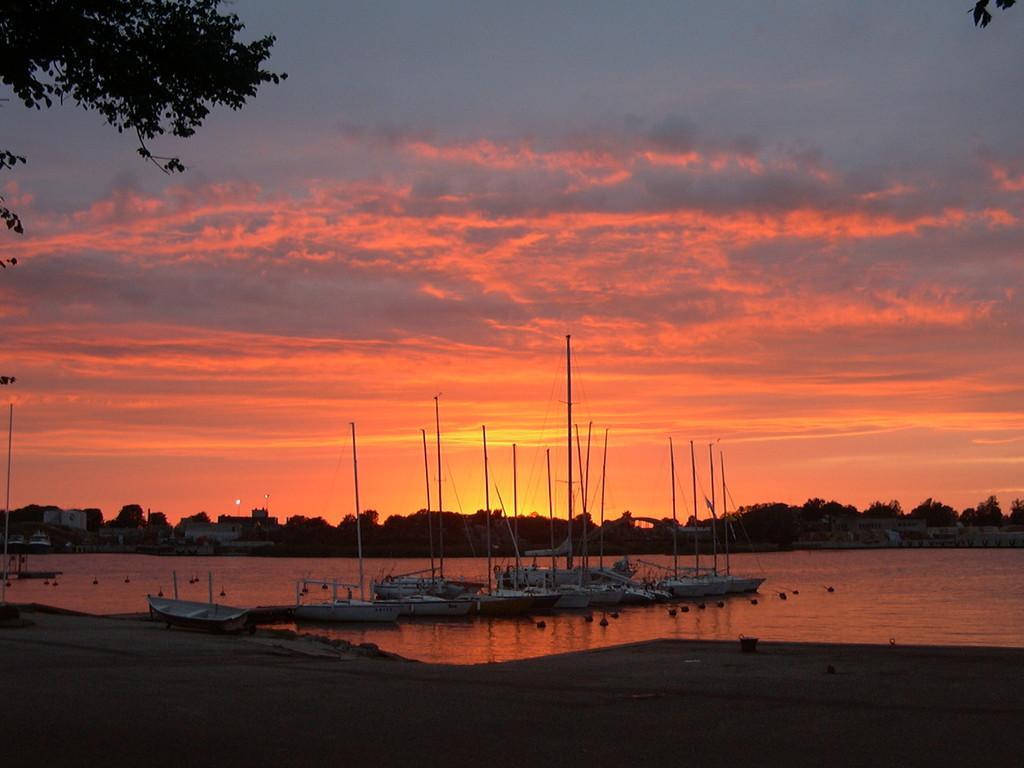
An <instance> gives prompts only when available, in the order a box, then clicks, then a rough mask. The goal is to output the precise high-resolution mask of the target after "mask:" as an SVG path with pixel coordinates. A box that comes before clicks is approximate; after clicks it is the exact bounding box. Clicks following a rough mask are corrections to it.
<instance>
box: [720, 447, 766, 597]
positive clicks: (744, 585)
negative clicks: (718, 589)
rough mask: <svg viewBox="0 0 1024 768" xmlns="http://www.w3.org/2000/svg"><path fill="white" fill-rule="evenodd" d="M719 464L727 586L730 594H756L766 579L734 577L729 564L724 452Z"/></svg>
mask: <svg viewBox="0 0 1024 768" xmlns="http://www.w3.org/2000/svg"><path fill="white" fill-rule="evenodd" d="M718 464H719V467H721V470H722V471H721V475H722V509H723V511H724V514H723V515H722V518H723V519H724V520H725V580H726V584H727V590H726V591H728V592H732V593H739V592H756V591H757V589H758V587H760V586H761V584H763V583H764V578H763V577H761V576H733V575H732V565H731V563H730V562H729V502H728V496H727V493H728V491H727V489H726V486H725V457H724V456H723V455H722V452H721V451H719V452H718Z"/></svg>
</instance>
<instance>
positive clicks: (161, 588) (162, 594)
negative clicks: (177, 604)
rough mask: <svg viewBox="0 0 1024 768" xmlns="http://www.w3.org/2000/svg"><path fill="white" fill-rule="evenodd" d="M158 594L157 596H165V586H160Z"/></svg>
mask: <svg viewBox="0 0 1024 768" xmlns="http://www.w3.org/2000/svg"><path fill="white" fill-rule="evenodd" d="M156 596H157V597H163V596H164V588H163V587H160V591H159V592H157V593H156Z"/></svg>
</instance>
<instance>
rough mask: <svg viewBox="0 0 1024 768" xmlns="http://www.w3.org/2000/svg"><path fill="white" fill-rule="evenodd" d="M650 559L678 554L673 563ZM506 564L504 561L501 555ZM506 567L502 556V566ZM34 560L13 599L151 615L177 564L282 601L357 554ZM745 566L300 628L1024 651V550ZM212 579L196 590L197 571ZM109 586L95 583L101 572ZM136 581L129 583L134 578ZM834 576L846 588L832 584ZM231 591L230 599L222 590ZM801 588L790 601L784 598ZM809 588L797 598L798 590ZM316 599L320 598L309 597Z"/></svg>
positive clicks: (233, 599)
mask: <svg viewBox="0 0 1024 768" xmlns="http://www.w3.org/2000/svg"><path fill="white" fill-rule="evenodd" d="M644 559H645V560H651V561H654V562H660V563H666V564H667V563H668V561H669V558H664V557H658V556H648V557H646V558H644ZM496 562H497V561H496ZM502 562H504V561H502ZM30 564H31V566H32V567H33V568H35V569H40V570H41V569H44V568H45V569H48V570H50V569H53V570H61V571H63V572H64V574H63V576H61V577H60V578H59V580H58V583H57V586H53V585H44V584H43V583H42V582H41V581H34V580H29V581H21V582H19V581H14V582H12V586H11V587H10V588H9V590H8V599H9V600H11V601H13V602H25V603H27V602H40V603H47V604H50V605H58V606H62V607H65V608H73V609H77V610H82V611H88V612H93V613H127V612H141V611H145V610H146V602H145V596H146V594H147V593H153V594H155V593H156V592H157V591H158V590H160V589H163V590H164V593H165V594H166V595H168V596H169V595H170V594H171V571H172V569H173V570H177V572H178V587H179V596H180V597H182V598H183V599H187V598H194V599H197V600H205V599H206V594H207V586H206V574H207V572H208V571H212V572H213V577H214V593H215V596H216V599H217V600H218V601H220V602H224V603H227V604H230V605H240V606H255V605H280V604H290V603H292V602H294V599H295V580H296V579H297V578H300V577H302V576H304V575H305V576H309V577H312V578H337V579H339V580H341V581H356V580H357V574H358V566H357V563H356V561H353V560H343V559H319V558H308V559H307V558H301V559H298V558H296V559H292V558H288V559H277V558H274V559H269V558H249V557H237V558H230V557H216V558H215V557H210V558H203V557H174V558H170V557H152V556H147V555H33V556H31V557H30ZM425 565H426V562H425V561H422V560H369V561H367V562H366V575H367V581H369V579H370V578H373V577H379V576H381V575H383V574H385V573H388V572H393V573H402V572H405V571H409V570H415V569H417V568H421V567H424V566H425ZM485 569H486V565H485V561H484V560H482V559H458V560H449V561H447V562H446V573H448V574H449V575H452V576H466V577H470V578H482V577H483V576H484V574H485V573H486V570H485ZM733 570H734V572H736V573H753V574H761V575H766V576H767V577H768V580H767V581H766V582H765V583H764V584H763V585H762V587H761V592H760V594H759V595H757V596H756V597H757V599H758V602H759V604H758V605H752V604H751V603H750V600H749V597H747V596H743V597H730V598H727V599H726V600H725V607H723V608H719V607H717V606H716V604H715V603H714V602H709V603H707V606H708V607H707V609H706V610H698V609H696V608H695V607H693V608H691V610H690V612H689V613H681V612H680V613H678V614H677V615H676V616H675V617H674V618H673V617H670V616H669V615H668V606H667V605H656V606H644V607H630V606H625V607H620V608H618V609H617V610H618V612H619V618H618V619H611V618H610V617H609V622H610V624H609V626H607V627H601V626H600V624H599V619H600V617H601V615H602V612H601V611H593V615H594V621H593V622H592V623H587V622H586V621H584V618H583V614H580V613H576V614H574V613H567V614H561V615H556V616H545V617H544V621H545V622H546V623H547V626H546V628H544V629H538V628H537V627H536V626H535V624H534V622H533V621H532V620H530V619H526V618H523V619H490V620H487V619H463V620H447V621H441V622H426V621H404V622H402V623H400V624H398V625H397V626H390V627H355V628H354V627H351V626H349V627H343V628H337V627H330V626H326V625H313V626H306V625H302V626H300V627H299V629H300V630H301V631H311V632H316V633H322V634H332V635H335V636H338V637H343V638H346V639H348V640H352V641H353V642H364V641H369V642H374V643H377V644H378V645H379V646H380V647H381V648H383V649H385V650H389V651H393V652H395V653H398V654H401V655H403V656H407V657H410V658H415V659H422V660H424V661H435V662H446V663H455V664H468V663H478V662H486V661H505V660H508V659H517V658H524V657H529V656H541V655H545V654H550V653H564V652H567V651H577V650H584V649H587V648H597V647H601V646H606V645H614V644H619V643H629V642H636V641H641V640H649V639H652V638H659V637H674V638H692V639H719V640H721V639H728V640H731V639H735V638H737V637H738V636H739V635H741V634H742V635H753V636H757V637H760V638H762V639H769V640H791V641H825V642H845V643H888V642H889V640H890V638H894V639H895V640H896V642H897V643H900V644H912V643H923V644H937V645H999V646H1016V647H1021V646H1024V584H1022V582H1021V574H1022V573H1024V550H1019V549H1018V550H965V549H964V550H914V551H909V550H888V551H880V550H861V551H845V552H841V551H834V552H779V553H770V554H763V555H757V556H753V555H738V556H734V557H733ZM191 575H197V576H199V577H201V580H200V582H199V583H198V584H194V585H190V584H189V583H188V579H189V576H191ZM94 578H96V579H98V580H99V584H95V585H94V584H93V583H92V582H93V579H94ZM126 578H127V579H129V581H128V583H125V579H126ZM826 585H832V586H834V587H835V592H832V593H830V592H828V591H826V589H825V586H826ZM221 589H223V590H224V591H225V596H224V597H220V596H219V593H220V591H221ZM783 590H785V591H786V592H788V593H789V599H788V600H781V599H779V597H778V593H779V592H780V591H783ZM793 590H798V591H799V593H800V594H799V595H793V594H792V591H793ZM311 596H314V597H315V595H311Z"/></svg>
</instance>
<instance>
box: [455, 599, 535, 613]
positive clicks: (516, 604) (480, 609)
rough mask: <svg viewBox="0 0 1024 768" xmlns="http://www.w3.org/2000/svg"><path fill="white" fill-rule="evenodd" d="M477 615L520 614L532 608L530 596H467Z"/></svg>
mask: <svg viewBox="0 0 1024 768" xmlns="http://www.w3.org/2000/svg"><path fill="white" fill-rule="evenodd" d="M468 600H469V601H470V602H472V603H473V605H474V607H475V609H476V610H475V613H476V615H477V616H520V615H522V614H524V613H526V612H527V611H529V610H531V609H532V608H533V598H532V597H495V596H493V595H475V596H473V597H470V598H468Z"/></svg>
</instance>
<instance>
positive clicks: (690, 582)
mask: <svg viewBox="0 0 1024 768" xmlns="http://www.w3.org/2000/svg"><path fill="white" fill-rule="evenodd" d="M668 450H669V466H670V467H671V470H670V471H671V480H672V573H671V575H670V576H668V577H666V578H664V579H662V580H661V581H659V582H658V585H657V587H658V589H661V590H664V591H666V592H669V593H670V594H672V596H673V597H703V596H705V595H711V594H714V589H713V588H712V587H711V584H710V583H709V582H708V580H707V579H701V578H699V577H691V576H684V575H681V574H680V572H679V544H678V535H677V534H678V530H679V519H678V517H677V515H676V452H675V448H674V447H673V445H672V438H671V437H670V438H669V439H668ZM690 457H691V459H692V458H693V443H690ZM696 487H697V481H696V468H694V488H696ZM694 499H695V501H694V507H693V521H694V525H696V523H697V503H696V496H694ZM694 541H696V537H694ZM698 557H699V555H698ZM697 567H698V568H699V565H698V566H697ZM698 572H699V571H698ZM722 594H725V590H724V589H723V590H722Z"/></svg>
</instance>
